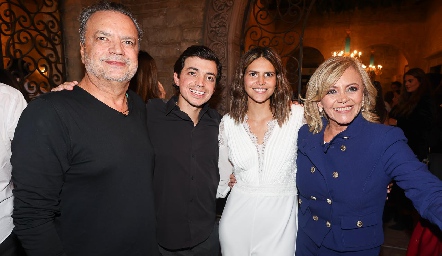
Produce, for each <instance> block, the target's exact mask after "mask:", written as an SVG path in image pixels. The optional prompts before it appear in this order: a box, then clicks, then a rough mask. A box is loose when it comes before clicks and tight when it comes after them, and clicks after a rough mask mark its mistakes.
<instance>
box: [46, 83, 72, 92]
mask: <svg viewBox="0 0 442 256" xmlns="http://www.w3.org/2000/svg"><path fill="white" fill-rule="evenodd" d="M76 85H78V82H77V81H72V82H64V83H62V84H60V85H59V86H57V87H55V88H52V89H51V92H59V91H63V90H68V91H72V90H73V89H74V86H76Z"/></svg>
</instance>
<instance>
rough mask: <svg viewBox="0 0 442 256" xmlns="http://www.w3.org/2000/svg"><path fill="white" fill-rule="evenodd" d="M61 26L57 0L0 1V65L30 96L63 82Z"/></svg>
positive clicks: (63, 66)
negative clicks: (0, 56) (0, 58)
mask: <svg viewBox="0 0 442 256" xmlns="http://www.w3.org/2000/svg"><path fill="white" fill-rule="evenodd" d="M61 29H62V27H61V19H60V13H59V8H58V0H0V39H1V46H0V47H1V48H0V50H1V53H2V61H1V62H0V67H1V68H3V69H7V70H9V71H10V72H11V73H12V74H13V76H14V77H15V78H16V79H17V80H18V82H19V83H20V84H21V85H23V86H24V88H25V89H26V92H27V93H28V94H29V97H30V98H31V99H32V98H33V97H36V96H38V95H39V94H42V93H45V92H47V91H49V90H50V89H51V88H52V87H54V86H56V85H58V84H60V83H61V82H62V81H64V77H65V70H64V68H65V65H64V58H63V40H62V38H63V37H62V31H61Z"/></svg>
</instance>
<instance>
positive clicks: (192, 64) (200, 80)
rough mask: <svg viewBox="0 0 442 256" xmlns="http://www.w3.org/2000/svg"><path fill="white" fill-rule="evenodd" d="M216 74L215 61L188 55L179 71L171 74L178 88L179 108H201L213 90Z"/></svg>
mask: <svg viewBox="0 0 442 256" xmlns="http://www.w3.org/2000/svg"><path fill="white" fill-rule="evenodd" d="M216 75H217V68H216V63H215V61H212V60H205V59H201V58H199V57H188V58H187V59H186V60H185V61H184V67H183V69H182V70H181V73H180V74H179V75H178V74H177V73H174V76H173V78H174V81H175V84H176V85H177V86H178V87H179V88H180V95H179V98H178V106H179V107H180V109H182V110H183V109H186V108H189V107H190V108H201V107H202V105H204V104H205V103H207V101H209V100H210V98H211V97H212V95H213V93H214V91H215V85H216Z"/></svg>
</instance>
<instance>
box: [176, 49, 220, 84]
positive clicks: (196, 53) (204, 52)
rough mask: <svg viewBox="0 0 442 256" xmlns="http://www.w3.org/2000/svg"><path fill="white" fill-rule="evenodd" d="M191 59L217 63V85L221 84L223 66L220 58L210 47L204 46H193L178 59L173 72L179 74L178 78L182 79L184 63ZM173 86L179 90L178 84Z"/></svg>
mask: <svg viewBox="0 0 442 256" xmlns="http://www.w3.org/2000/svg"><path fill="white" fill-rule="evenodd" d="M189 57H198V58H200V59H203V60H211V61H214V62H215V63H216V70H217V74H216V85H218V84H219V82H220V80H221V72H222V65H221V62H220V61H219V59H218V56H216V54H215V52H214V51H212V50H211V49H210V48H209V47H206V46H203V45H192V46H189V47H188V48H187V49H186V50H185V51H184V52H183V53H182V54H181V55H180V57H179V58H178V59H177V61H176V62H175V65H174V66H173V72H174V73H176V74H177V76H178V77H180V74H181V71H182V70H183V68H184V62H185V61H186V59H187V58H189ZM173 86H174V87H175V88H177V89H179V88H178V86H177V85H176V84H173Z"/></svg>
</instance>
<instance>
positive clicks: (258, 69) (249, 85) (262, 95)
mask: <svg viewBox="0 0 442 256" xmlns="http://www.w3.org/2000/svg"><path fill="white" fill-rule="evenodd" d="M244 87H245V91H246V93H247V95H248V97H249V101H254V102H256V103H264V102H266V101H268V100H269V99H270V96H272V94H273V93H274V92H275V88H276V71H275V67H273V65H272V63H271V62H270V61H268V60H267V59H266V58H263V57H260V58H258V59H256V60H254V61H253V62H252V63H250V65H249V66H248V67H247V69H246V71H245V73H244Z"/></svg>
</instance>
